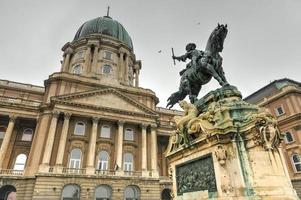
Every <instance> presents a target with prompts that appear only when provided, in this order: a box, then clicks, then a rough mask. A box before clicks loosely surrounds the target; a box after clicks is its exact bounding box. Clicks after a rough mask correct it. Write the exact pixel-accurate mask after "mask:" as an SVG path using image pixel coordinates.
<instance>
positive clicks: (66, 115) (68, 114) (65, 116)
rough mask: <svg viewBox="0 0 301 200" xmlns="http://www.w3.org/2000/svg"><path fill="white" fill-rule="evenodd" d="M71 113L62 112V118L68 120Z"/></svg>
mask: <svg viewBox="0 0 301 200" xmlns="http://www.w3.org/2000/svg"><path fill="white" fill-rule="evenodd" d="M71 115H72V113H69V112H64V120H69V119H70V117H71Z"/></svg>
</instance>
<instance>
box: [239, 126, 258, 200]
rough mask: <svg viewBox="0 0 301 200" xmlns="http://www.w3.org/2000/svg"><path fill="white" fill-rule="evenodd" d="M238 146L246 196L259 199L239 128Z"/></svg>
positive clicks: (255, 199)
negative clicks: (255, 191)
mask: <svg viewBox="0 0 301 200" xmlns="http://www.w3.org/2000/svg"><path fill="white" fill-rule="evenodd" d="M236 147H237V152H238V158H239V162H240V168H241V171H242V175H243V179H244V183H245V186H246V187H245V189H244V193H245V195H246V196H248V197H249V199H250V200H257V199H258V198H257V197H256V196H255V193H254V190H253V188H252V184H251V180H250V176H251V174H250V173H249V171H250V170H248V168H249V167H248V166H247V165H248V160H247V159H248V158H247V154H246V149H245V145H244V141H243V139H242V137H241V135H240V133H239V129H238V130H237V135H236Z"/></svg>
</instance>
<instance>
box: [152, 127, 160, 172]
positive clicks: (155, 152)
mask: <svg viewBox="0 0 301 200" xmlns="http://www.w3.org/2000/svg"><path fill="white" fill-rule="evenodd" d="M157 155H158V145H157V125H156V124H152V125H151V169H152V176H153V177H159V173H158V156H157Z"/></svg>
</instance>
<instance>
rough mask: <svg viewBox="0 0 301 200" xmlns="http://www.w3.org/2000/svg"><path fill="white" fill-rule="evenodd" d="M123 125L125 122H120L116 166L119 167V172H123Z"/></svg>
mask: <svg viewBox="0 0 301 200" xmlns="http://www.w3.org/2000/svg"><path fill="white" fill-rule="evenodd" d="M123 124H124V121H118V142H117V145H118V146H117V155H116V165H117V166H118V171H122V170H123V166H122V152H123Z"/></svg>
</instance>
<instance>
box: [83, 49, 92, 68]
mask: <svg viewBox="0 0 301 200" xmlns="http://www.w3.org/2000/svg"><path fill="white" fill-rule="evenodd" d="M90 56H91V46H88V48H87V50H86V53H85V58H84V60H85V63H84V68H83V71H85V72H89V71H90V63H91V62H90Z"/></svg>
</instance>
